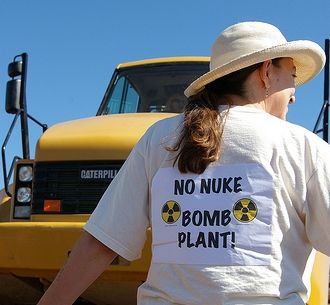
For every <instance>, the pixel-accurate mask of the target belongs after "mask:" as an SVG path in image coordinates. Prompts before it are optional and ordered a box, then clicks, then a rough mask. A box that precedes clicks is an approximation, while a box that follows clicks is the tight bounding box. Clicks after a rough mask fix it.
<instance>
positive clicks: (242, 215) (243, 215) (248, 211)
mask: <svg viewBox="0 0 330 305" xmlns="http://www.w3.org/2000/svg"><path fill="white" fill-rule="evenodd" d="M257 212H258V209H257V205H256V204H255V202H253V201H252V200H251V199H248V198H242V199H240V200H238V201H237V202H236V203H235V204H234V208H233V214H234V216H235V218H236V219H237V220H238V221H240V222H250V221H252V220H253V219H255V218H256V217H257Z"/></svg>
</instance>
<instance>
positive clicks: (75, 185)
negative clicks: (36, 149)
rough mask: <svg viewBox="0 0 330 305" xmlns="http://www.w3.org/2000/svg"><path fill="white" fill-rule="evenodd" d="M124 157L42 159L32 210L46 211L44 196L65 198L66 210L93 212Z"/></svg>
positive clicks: (36, 172) (63, 202)
mask: <svg viewBox="0 0 330 305" xmlns="http://www.w3.org/2000/svg"><path fill="white" fill-rule="evenodd" d="M123 163H124V161H118V162H108V163H106V162H104V161H102V162H99V161H98V162H39V163H36V166H35V171H34V183H33V203H32V214H42V213H44V200H46V199H48V200H61V202H62V205H61V213H62V214H90V213H92V212H93V210H94V209H95V207H96V205H97V203H98V201H99V200H100V198H101V196H102V195H103V193H104V191H105V190H106V188H107V187H108V185H109V184H110V182H111V181H112V179H113V177H114V176H115V174H116V173H117V172H118V170H119V169H120V167H121V166H122V164H123Z"/></svg>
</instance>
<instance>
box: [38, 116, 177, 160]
mask: <svg viewBox="0 0 330 305" xmlns="http://www.w3.org/2000/svg"><path fill="white" fill-rule="evenodd" d="M174 115H175V114H173V113H172V114H170V113H129V114H113V115H107V116H96V117H91V118H86V119H80V120H75V121H69V122H64V123H61V124H57V125H54V126H52V127H51V128H49V129H48V130H47V131H46V132H45V133H44V134H43V135H42V136H41V137H40V139H39V141H38V143H37V147H36V160H37V161H73V160H125V159H126V158H127V156H128V154H129V153H130V151H131V149H132V148H133V146H134V145H135V144H136V142H137V141H138V140H139V139H140V138H141V136H142V135H143V134H144V133H145V131H146V130H147V129H148V127H149V126H151V125H152V124H153V123H155V122H157V121H159V120H161V119H164V118H167V117H171V116H174Z"/></svg>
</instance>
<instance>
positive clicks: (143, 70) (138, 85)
mask: <svg viewBox="0 0 330 305" xmlns="http://www.w3.org/2000/svg"><path fill="white" fill-rule="evenodd" d="M208 69H209V63H208V62H203V61H201V62H170V63H165V64H164V63H161V64H149V65H144V66H135V67H130V68H126V69H123V70H120V71H119V72H118V74H117V75H116V76H115V80H114V82H113V85H110V88H108V92H109V93H108V94H107V96H106V97H105V101H103V103H102V108H101V109H100V110H101V112H100V113H99V114H101V115H106V114H112V113H129V112H174V113H179V112H182V111H183V110H184V107H185V105H186V103H187V99H186V97H185V96H184V94H183V91H184V90H185V89H186V88H187V86H188V85H189V84H190V83H191V82H192V81H193V80H195V79H196V78H198V77H199V76H200V75H201V74H203V73H205V72H207V71H208Z"/></svg>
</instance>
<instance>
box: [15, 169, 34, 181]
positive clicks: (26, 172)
mask: <svg viewBox="0 0 330 305" xmlns="http://www.w3.org/2000/svg"><path fill="white" fill-rule="evenodd" d="M32 178H33V170H32V166H22V167H20V169H19V172H18V179H19V181H21V182H29V181H32Z"/></svg>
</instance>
